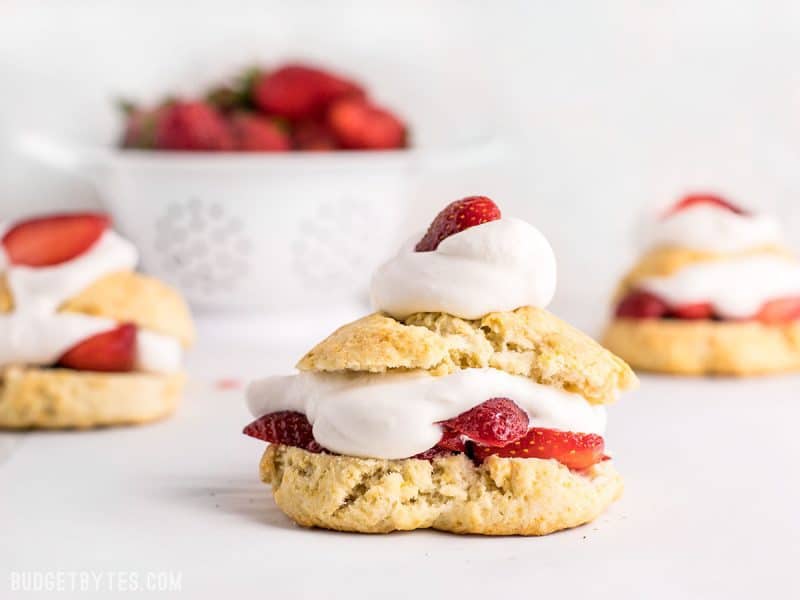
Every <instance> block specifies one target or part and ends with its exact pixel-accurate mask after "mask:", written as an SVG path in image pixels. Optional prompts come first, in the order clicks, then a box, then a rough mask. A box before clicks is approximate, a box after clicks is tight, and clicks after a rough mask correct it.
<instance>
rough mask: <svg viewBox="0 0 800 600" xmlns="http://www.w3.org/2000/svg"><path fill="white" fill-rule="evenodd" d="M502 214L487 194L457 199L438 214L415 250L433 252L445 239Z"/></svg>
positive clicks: (497, 217) (494, 219) (495, 218)
mask: <svg viewBox="0 0 800 600" xmlns="http://www.w3.org/2000/svg"><path fill="white" fill-rule="evenodd" d="M500 216H501V215H500V209H499V208H497V205H496V204H495V203H494V202H492V201H491V200H490V199H489V198H487V197H486V196H469V197H467V198H463V199H461V200H456V201H455V202H451V203H450V204H448V205H447V206H445V207H444V209H443V210H442V211H441V212H440V213H439V214H438V215H436V218H435V219H434V220H433V222H432V223H431V225H430V227H428V231H427V232H426V233H425V235H424V236H422V239H421V240H420V241H419V242H417V245H416V246H415V247H414V250H416V251H417V252H431V251H433V250H436V248H438V247H439V244H440V243H441V242H442V240H443V239H445V238H448V237H450V236H451V235H453V234H456V233H459V232H461V231H464V230H465V229H469V228H470V227H474V226H475V225H481V224H482V223H488V222H489V221H496V220H497V219H499V218H500Z"/></svg>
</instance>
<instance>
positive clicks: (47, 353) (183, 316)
mask: <svg viewBox="0 0 800 600" xmlns="http://www.w3.org/2000/svg"><path fill="white" fill-rule="evenodd" d="M137 260H138V256H137V251H136V248H135V247H134V246H133V245H132V244H131V243H130V242H128V241H127V240H125V239H124V238H122V237H121V236H120V235H118V234H117V233H116V232H115V231H113V230H112V229H111V226H110V223H109V219H108V217H106V216H105V215H102V214H62V215H54V216H47V217H38V218H33V219H29V220H25V221H21V222H18V223H13V224H11V225H6V226H5V227H4V228H3V233H2V244H1V245H0V270H2V276H0V428H14V429H20V428H48V429H51V428H85V427H95V426H102V425H119V424H130V423H143V422H146V421H152V420H155V419H160V418H162V417H165V416H167V415H169V414H170V413H172V412H173V410H174V409H175V407H176V405H177V403H178V400H179V398H180V395H181V390H182V387H183V379H184V377H183V374H182V371H181V362H182V354H183V348H184V347H186V346H187V345H189V344H190V342H191V341H192V338H193V336H194V330H193V325H192V320H191V317H190V314H189V311H188V308H187V306H186V304H185V303H184V301H183V299H182V298H181V297H180V295H179V294H178V293H177V292H175V291H174V290H172V289H170V288H169V287H167V286H166V285H164V284H163V283H161V282H160V281H157V280H155V279H152V278H149V277H146V276H144V275H140V274H139V273H136V272H134V271H133V269H134V267H135V266H136V263H137Z"/></svg>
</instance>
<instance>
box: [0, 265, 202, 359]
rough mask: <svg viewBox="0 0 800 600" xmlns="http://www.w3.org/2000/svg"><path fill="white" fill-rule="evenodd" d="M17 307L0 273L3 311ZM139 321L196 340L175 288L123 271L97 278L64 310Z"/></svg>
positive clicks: (186, 342)
mask: <svg viewBox="0 0 800 600" xmlns="http://www.w3.org/2000/svg"><path fill="white" fill-rule="evenodd" d="M13 308H14V300H13V298H12V297H11V291H10V290H9V288H8V283H7V282H6V278H5V277H4V276H0V312H9V311H11V310H12V309H13ZM60 310H62V311H65V312H77V313H84V314H87V315H94V316H98V317H105V318H108V319H113V320H115V321H119V322H128V323H135V324H136V325H138V326H139V327H141V328H143V329H149V330H151V331H155V332H157V333H163V334H164V335H169V336H172V337H175V338H177V339H179V340H180V341H181V343H182V344H183V345H184V346H188V345H190V344H191V343H192V342H193V341H194V325H193V324H192V318H191V314H190V313H189V308H188V307H187V306H186V302H185V301H184V300H183V298H182V297H181V296H180V294H178V292H176V291H175V290H174V289H172V288H171V287H169V286H168V285H166V284H164V283H162V282H161V281H159V280H157V279H154V278H152V277H148V276H146V275H142V274H141V273H134V272H131V271H119V272H117V273H111V274H109V275H106V276H105V277H102V278H100V279H98V280H97V281H95V282H94V283H93V284H92V285H90V286H89V287H88V288H86V289H85V290H83V291H82V292H81V293H80V294H78V295H77V296H75V297H74V298H70V299H69V300H67V301H66V302H65V303H64V304H63V305H62V306H61V309H60Z"/></svg>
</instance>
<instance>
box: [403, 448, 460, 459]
mask: <svg viewBox="0 0 800 600" xmlns="http://www.w3.org/2000/svg"><path fill="white" fill-rule="evenodd" d="M452 455H453V451H452V450H448V449H447V448H442V447H440V446H434V447H433V448H430V449H428V450H425V452H420V453H419V454H415V455H414V456H412V457H411V458H417V459H419V460H434V459H435V458H439V457H442V456H452Z"/></svg>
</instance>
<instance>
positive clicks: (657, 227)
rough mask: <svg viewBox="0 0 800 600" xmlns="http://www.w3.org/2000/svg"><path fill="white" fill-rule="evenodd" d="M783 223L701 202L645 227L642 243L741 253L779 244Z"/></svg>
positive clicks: (763, 216)
mask: <svg viewBox="0 0 800 600" xmlns="http://www.w3.org/2000/svg"><path fill="white" fill-rule="evenodd" d="M782 242H783V235H782V233H781V228H780V225H779V223H778V222H777V221H776V220H775V219H773V218H772V217H769V216H767V215H759V214H744V215H740V214H737V213H735V212H733V211H731V210H728V209H726V208H723V207H719V206H713V205H707V204H699V205H696V206H691V207H688V208H684V209H681V210H679V211H677V212H675V213H674V214H670V215H667V216H665V217H663V218H661V219H658V220H657V221H655V222H652V223H649V224H648V225H646V226H645V227H644V228H643V230H642V246H643V247H645V248H651V247H656V246H678V247H681V248H691V249H693V250H702V251H707V252H722V253H724V252H738V251H743V250H748V249H750V248H757V247H759V246H769V245H779V244H781V243H782Z"/></svg>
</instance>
